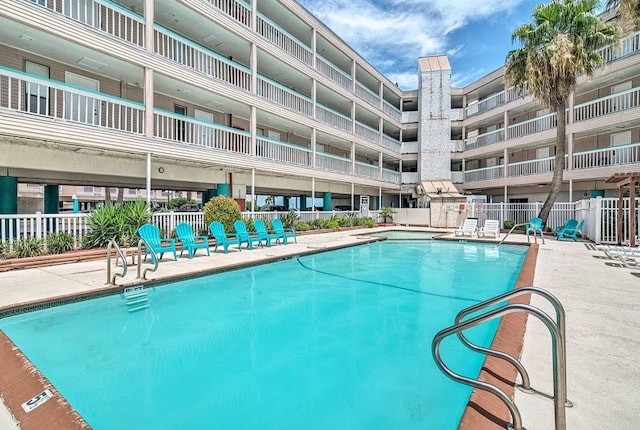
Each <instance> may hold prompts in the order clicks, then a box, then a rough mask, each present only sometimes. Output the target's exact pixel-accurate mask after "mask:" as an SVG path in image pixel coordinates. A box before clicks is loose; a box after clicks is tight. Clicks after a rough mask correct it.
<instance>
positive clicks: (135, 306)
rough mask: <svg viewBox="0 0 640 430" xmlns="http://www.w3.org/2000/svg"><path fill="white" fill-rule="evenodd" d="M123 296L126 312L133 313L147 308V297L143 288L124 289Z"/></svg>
mask: <svg viewBox="0 0 640 430" xmlns="http://www.w3.org/2000/svg"><path fill="white" fill-rule="evenodd" d="M123 295H124V300H125V304H126V305H127V311H128V312H135V311H139V310H142V309H146V308H148V307H149V295H148V294H147V292H146V291H145V290H144V287H130V288H125V289H124V294H123Z"/></svg>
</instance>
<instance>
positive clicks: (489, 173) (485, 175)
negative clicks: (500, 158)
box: [464, 166, 504, 182]
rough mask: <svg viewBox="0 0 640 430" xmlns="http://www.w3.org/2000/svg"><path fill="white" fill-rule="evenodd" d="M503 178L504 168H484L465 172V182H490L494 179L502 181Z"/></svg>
mask: <svg viewBox="0 0 640 430" xmlns="http://www.w3.org/2000/svg"><path fill="white" fill-rule="evenodd" d="M503 177H504V167H503V166H491V167H482V168H480V169H473V170H466V171H465V172H464V181H465V182H475V181H489V180H493V179H502V178H503Z"/></svg>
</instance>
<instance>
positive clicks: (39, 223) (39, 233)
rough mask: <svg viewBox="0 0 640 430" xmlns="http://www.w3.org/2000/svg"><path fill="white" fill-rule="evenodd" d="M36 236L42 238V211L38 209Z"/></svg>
mask: <svg viewBox="0 0 640 430" xmlns="http://www.w3.org/2000/svg"><path fill="white" fill-rule="evenodd" d="M36 238H38V239H42V212H40V211H36Z"/></svg>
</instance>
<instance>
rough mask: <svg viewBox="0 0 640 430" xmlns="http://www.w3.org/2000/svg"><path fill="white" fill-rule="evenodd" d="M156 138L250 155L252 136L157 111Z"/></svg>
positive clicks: (240, 131)
mask: <svg viewBox="0 0 640 430" xmlns="http://www.w3.org/2000/svg"><path fill="white" fill-rule="evenodd" d="M153 117H154V120H155V121H154V122H155V136H156V137H159V138H162V139H167V140H173V141H176V142H184V143H188V144H192V145H197V146H203V147H206V148H211V149H217V150H222V151H230V152H237V153H242V154H249V153H250V152H251V135H250V134H249V132H246V131H243V130H237V129H235V128H231V127H227V126H224V125H219V124H213V123H210V122H206V121H201V120H198V119H195V118H191V117H188V116H184V115H177V114H175V113H172V112H167V111H162V110H160V109H155V110H154V112H153Z"/></svg>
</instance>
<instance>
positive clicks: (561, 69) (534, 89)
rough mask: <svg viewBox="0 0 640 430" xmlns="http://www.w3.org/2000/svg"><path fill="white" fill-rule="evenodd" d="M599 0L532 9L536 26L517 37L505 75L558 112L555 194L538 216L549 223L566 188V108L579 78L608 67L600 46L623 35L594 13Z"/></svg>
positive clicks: (566, 0) (561, 1)
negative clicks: (549, 218) (602, 66)
mask: <svg viewBox="0 0 640 430" xmlns="http://www.w3.org/2000/svg"><path fill="white" fill-rule="evenodd" d="M597 5H598V0H552V1H551V2H550V3H548V4H541V5H537V6H535V7H534V9H533V15H532V18H533V22H531V23H528V24H523V25H521V26H520V27H518V28H517V29H516V30H515V31H514V32H513V34H512V36H511V39H512V41H514V42H515V41H518V42H520V44H521V45H522V47H521V48H518V49H515V50H513V51H510V52H509V54H508V55H507V64H506V77H507V80H508V81H509V82H511V83H512V84H513V85H514V86H515V87H516V89H518V90H520V91H523V90H524V89H525V88H526V90H527V91H528V92H529V93H531V94H532V95H533V97H535V98H536V99H538V100H539V101H541V102H542V103H543V104H545V105H546V106H547V107H548V108H549V109H551V110H552V111H554V112H555V113H556V118H557V127H556V155H555V167H554V170H553V179H552V180H551V190H550V191H549V195H548V196H547V199H546V200H545V202H544V204H543V205H542V209H541V210H540V214H539V215H538V217H539V218H542V220H543V223H545V224H546V222H547V218H548V217H549V212H550V211H551V208H552V207H553V204H554V202H555V201H556V198H557V197H558V194H559V193H560V189H561V187H562V175H563V172H564V168H565V160H564V158H565V154H566V141H567V138H566V133H565V130H566V109H567V105H568V101H569V97H570V95H571V93H572V92H573V90H574V88H575V86H576V78H577V76H578V75H579V74H581V73H585V74H586V75H587V76H591V75H592V74H593V71H594V68H595V67H597V66H600V65H602V64H603V60H602V57H601V56H600V55H599V54H598V52H597V51H596V50H597V49H598V48H600V47H602V46H604V45H607V44H613V43H616V42H617V41H618V40H619V36H618V32H617V30H616V28H615V27H614V26H613V25H610V24H606V23H603V22H602V21H601V20H600V19H599V18H598V17H596V16H595V15H594V9H595V8H596V6H597Z"/></svg>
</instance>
